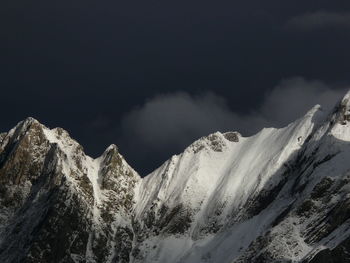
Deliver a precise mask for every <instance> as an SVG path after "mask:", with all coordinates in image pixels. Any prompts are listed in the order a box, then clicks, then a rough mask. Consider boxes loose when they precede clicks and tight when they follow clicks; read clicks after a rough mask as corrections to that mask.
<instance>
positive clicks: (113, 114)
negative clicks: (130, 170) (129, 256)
mask: <svg viewBox="0 0 350 263" xmlns="http://www.w3.org/2000/svg"><path fill="white" fill-rule="evenodd" d="M314 10H324V13H326V14H328V15H327V17H328V18H327V19H328V20H327V19H326V20H324V21H329V20H332V19H333V22H328V23H331V24H333V25H337V26H336V29H337V30H328V31H324V30H314V31H312V33H310V34H309V32H310V31H305V32H307V34H302V33H300V32H304V31H300V30H299V29H298V30H285V28H284V27H283V26H282V28H281V26H280V25H285V23H286V21H287V20H288V19H290V18H292V17H294V18H295V17H297V16H298V15H300V14H313V12H314ZM349 12H350V1H348V0H339V1H329V0H311V1H303V2H300V3H298V2H296V1H280V0H268V1H260V0H249V1H229V0H223V1H215V2H214V1H206V0H204V1H199V0H186V1H144V0H135V1H112V0H107V1H103V2H96V1H90V0H84V1H82V0H75V1H68V0H62V1H44V0H39V1H25V0H19V1H11V0H4V1H0V31H1V35H0V91H1V92H0V99H1V103H0V112H1V121H0V131H6V130H8V129H10V128H12V127H13V126H14V125H15V124H16V123H17V122H18V121H20V120H21V119H24V118H25V117H27V116H33V117H35V118H37V119H38V120H40V121H41V122H43V123H44V124H46V125H48V126H50V127H55V126H60V127H63V128H65V129H66V130H68V131H69V132H70V134H71V135H72V136H73V137H74V138H76V139H77V140H78V141H79V142H80V143H81V144H82V145H83V146H84V148H85V150H86V153H87V154H89V155H92V156H95V157H96V156H99V155H100V154H101V152H103V150H104V149H105V148H106V147H107V146H108V145H109V144H111V143H116V144H118V145H120V150H121V152H122V153H124V154H125V157H126V159H127V160H128V161H129V162H130V164H131V165H132V166H133V167H135V168H136V169H137V170H138V171H140V172H141V173H145V171H150V170H152V169H154V168H155V167H156V166H157V165H159V164H160V163H161V162H162V161H164V159H166V158H168V157H169V155H171V154H173V153H176V152H179V151H182V150H183V147H185V146H186V145H187V144H188V143H191V142H192V141H193V140H194V139H196V138H198V137H200V136H202V135H206V134H208V133H210V132H212V131H214V130H218V129H220V130H226V129H230V130H235V129H239V130H240V131H242V133H244V134H248V133H249V132H253V131H255V130H257V129H258V128H259V127H261V126H268V125H271V126H278V125H279V124H280V123H284V122H286V121H287V119H288V120H289V119H294V116H296V115H298V114H297V113H296V111H294V110H293V111H292V112H293V114H292V113H291V112H289V111H288V110H286V112H285V113H283V115H282V108H281V109H280V110H279V112H280V113H279V114H280V115H281V116H288V117H287V118H286V119H284V118H283V117H280V115H278V112H274V111H273V110H270V111H269V110H268V109H269V107H268V106H266V107H265V108H263V106H261V105H262V104H263V105H267V104H268V103H265V102H264V101H266V100H267V99H264V98H265V97H266V96H268V97H270V98H273V97H274V96H276V97H277V96H279V93H278V92H275V93H274V94H271V95H270V96H269V95H265V94H266V93H267V92H268V91H269V90H270V89H271V88H272V87H273V86H274V85H276V83H278V81H279V80H281V79H283V78H285V77H286V76H287V77H288V76H305V77H306V78H307V79H322V80H324V81H325V82H326V83H336V84H337V85H338V84H339V85H343V84H348V83H349V81H350V79H349V70H348V64H349V61H350V52H349V50H350V49H349V46H350V34H348V31H349V27H347V26H343V25H344V22H339V21H344V18H341V19H339V17H337V18H336V19H334V16H332V18H331V19H330V18H329V17H330V16H329V14H341V15H343V16H344V15H346V14H349ZM334 20H336V21H338V22H334ZM340 24H342V26H340ZM345 24H346V23H345ZM331 28H332V29H333V28H335V26H332V27H331ZM308 83H309V82H308ZM283 85H284V84H283ZM332 87H333V85H332ZM179 91H183V93H179ZM205 91H208V92H207V93H206V92H205ZM159 94H163V95H162V96H160V95H159ZM312 94H313V93H312ZM308 97H310V96H308ZM311 97H312V99H313V98H314V97H313V96H311ZM316 97H317V96H316ZM147 98H154V99H153V100H150V101H148V102H149V104H147V103H145V100H146V99H147ZM164 101H165V102H166V103H168V104H169V106H171V108H172V111H173V113H172V114H170V113H167V111H166V110H163V108H164V107H166V105H164V104H165V103H164ZM273 101H276V99H274V100H273ZM156 102H157V103H156ZM161 102H163V104H162V107H161V106H159V104H161ZM299 102H300V101H299ZM176 103H179V104H182V105H183V108H185V109H187V111H186V113H185V112H183V115H184V117H183V118H182V119H180V120H177V119H176V116H175V117H173V116H174V112H178V111H180V110H179V109H178V107H176V105H174V104H176ZM315 103H316V102H315ZM312 104H314V103H312ZM137 105H139V107H140V108H139V110H137V109H136V110H134V113H133V114H131V113H130V114H128V113H127V112H129V111H130V109H133V108H134V107H136V106H137ZM172 105H174V106H172ZM269 105H270V104H269ZM271 105H272V104H271ZM156 106H157V107H158V108H157V109H159V111H160V112H163V113H164V114H165V113H167V114H168V116H169V118H170V117H171V118H170V119H172V120H171V121H169V122H168V123H163V122H160V124H159V131H158V132H157V136H158V138H159V140H161V141H162V142H164V144H161V146H159V145H156V144H155V143H154V144H152V143H153V142H154V138H155V137H152V138H151V130H152V125H151V127H149V128H147V129H148V130H149V131H148V132H147V134H150V135H147V134H145V135H144V134H141V135H140V134H139V133H137V132H135V130H136V128H138V127H139V126H140V125H136V124H135V125H133V124H130V121H129V122H128V121H127V120H131V119H132V118H134V119H135V120H136V121H137V123H138V124H140V123H143V124H144V125H150V124H149V123H152V122H151V120H149V117H147V116H149V114H148V115H147V116H146V114H145V113H142V114H141V113H140V112H141V111H142V109H143V111H142V112H147V110H148V111H151V110H152V109H154V108H156ZM300 107H301V106H300ZM301 108H303V107H301ZM146 109H147V110H146ZM305 110H306V109H305ZM153 111H155V110H153ZM169 111H170V110H169ZM180 112H181V111H180ZM202 112H205V113H206V115H205V114H202ZM187 115H188V116H187ZM265 115H268V116H269V118H267V117H266V116H265ZM122 116H133V117H124V121H123V124H122V123H121V119H122ZM146 117H147V118H146ZM243 117H247V119H245V118H243ZM173 119H174V120H176V122H175V121H173ZM283 121H284V122H283ZM172 122H174V123H175V124H177V127H175V126H174V125H173V126H172ZM128 123H129V124H128ZM192 123H195V124H196V125H193V124H192ZM161 125H163V126H164V125H168V128H167V129H166V131H164V134H162V132H161V131H162V129H163V128H162V127H161ZM153 126H154V125H153ZM126 127H129V128H126ZM169 127H170V128H169ZM164 129H165V128H164ZM182 129H183V131H182ZM167 134H171V135H172V136H173V138H172V140H173V141H170V139H169V136H168V135H167ZM141 136H144V137H145V138H141ZM180 136H181V137H183V138H176V137H180ZM124 138H126V139H125V140H124ZM132 144H133V145H134V146H135V147H131V145H132ZM139 145H141V147H138V146H139ZM162 145H164V146H162ZM171 145H173V146H171ZM181 145H182V146H181ZM170 146H171V147H170ZM152 147H155V148H156V150H152V149H153V148H152ZM157 147H158V148H157ZM159 147H163V148H164V152H162V150H161V149H160V148H159ZM171 148H172V149H171Z"/></svg>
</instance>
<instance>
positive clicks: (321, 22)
mask: <svg viewBox="0 0 350 263" xmlns="http://www.w3.org/2000/svg"><path fill="white" fill-rule="evenodd" d="M286 27H287V28H290V29H295V30H303V31H310V30H315V29H324V28H348V29H350V13H332V12H325V11H316V12H313V13H307V14H302V15H299V16H295V17H292V18H291V19H290V20H288V21H287V23H286Z"/></svg>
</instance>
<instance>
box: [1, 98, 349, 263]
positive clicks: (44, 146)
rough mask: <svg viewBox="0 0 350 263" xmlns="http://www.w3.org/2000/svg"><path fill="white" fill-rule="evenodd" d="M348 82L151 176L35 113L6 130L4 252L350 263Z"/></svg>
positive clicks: (72, 257) (96, 258)
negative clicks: (302, 110)
mask: <svg viewBox="0 0 350 263" xmlns="http://www.w3.org/2000/svg"><path fill="white" fill-rule="evenodd" d="M349 158H350V93H348V94H346V95H345V97H344V98H343V99H342V100H341V101H340V102H339V104H338V105H337V106H336V107H335V108H334V110H333V111H332V112H330V113H328V112H324V111H323V110H322V108H321V107H320V106H315V107H314V108H312V109H311V110H310V111H309V112H308V113H307V114H306V115H305V116H304V117H302V118H300V119H299V120H297V121H295V122H293V123H291V124H290V125H288V126H287V127H284V128H281V129H275V128H266V129H263V130H262V131H260V132H259V133H258V134H256V135H254V136H251V137H243V136H242V135H241V134H239V133H238V132H228V133H220V132H216V133H214V134H211V135H209V136H207V137H203V138H200V139H199V140H197V141H196V142H194V143H193V144H191V145H190V146H189V147H188V148H186V149H185V150H184V152H183V153H181V154H179V155H174V156H173V157H172V158H171V159H169V160H168V161H166V162H165V163H164V164H163V165H162V166H161V167H159V168H158V169H156V170H155V171H154V172H152V173H151V174H149V175H148V176H146V177H144V178H141V177H140V176H139V175H138V174H137V172H135V171H134V170H133V169H132V168H131V167H130V166H129V165H128V163H127V162H126V161H125V159H124V158H123V156H122V155H121V154H120V153H119V152H118V148H117V147H116V146H115V145H111V146H110V147H108V148H107V149H106V150H105V152H104V153H103V154H102V155H101V156H100V157H99V158H96V159H93V158H91V157H89V156H87V155H86V154H85V153H84V151H83V148H82V146H80V145H79V143H77V142H76V141H75V140H73V139H72V138H70V136H69V134H68V132H66V131H65V130H63V129H61V128H55V129H49V128H47V127H45V126H44V125H42V124H40V123H39V122H38V121H37V120H35V119H33V118H27V119H26V120H24V121H22V122H20V123H19V124H18V125H17V126H16V127H14V128H13V129H12V130H10V131H9V132H7V133H0V262H9V263H15V262H72V263H78V262H88V263H99V262H111V263H112V262H113V263H115V262H123V263H124V262H125V263H126V262H146V263H147V262H162V263H163V262H169V263H172V262H174V263H175V262H182V263H192V262H193V263H198V262H216V263H217V262H220V263H221V262H222V263H226V262H227V263H233V262H237V263H238V262H239V263H243V262H312V263H315V262H350V256H349V255H350V225H349V224H350V163H349Z"/></svg>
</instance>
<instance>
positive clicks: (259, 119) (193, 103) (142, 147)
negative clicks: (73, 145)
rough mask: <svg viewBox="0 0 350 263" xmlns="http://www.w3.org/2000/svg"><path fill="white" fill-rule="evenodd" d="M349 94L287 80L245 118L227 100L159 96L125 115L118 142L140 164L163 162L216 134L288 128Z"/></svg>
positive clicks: (205, 96)
mask: <svg viewBox="0 0 350 263" xmlns="http://www.w3.org/2000/svg"><path fill="white" fill-rule="evenodd" d="M345 92H346V90H345V89H331V88H330V87H329V86H327V85H326V84H325V83H323V82H321V81H308V80H305V79H304V78H300V77H298V78H292V79H287V80H283V81H281V82H280V83H279V85H277V86H276V87H275V88H274V89H272V90H271V91H270V92H268V93H266V94H265V96H264V98H263V100H262V104H261V105H260V106H259V107H258V108H257V109H255V110H252V111H251V112H247V113H245V114H239V113H236V112H234V111H232V110H231V109H230V107H229V104H228V102H227V101H226V100H225V99H224V98H223V97H220V96H218V95H216V94H214V93H212V92H206V93H203V94H199V95H194V96H192V95H190V94H188V93H185V92H178V93H171V94H163V95H158V96H155V97H153V98H152V99H150V100H148V101H147V102H145V103H144V104H143V105H142V106H140V107H138V108H135V109H134V110H132V111H130V112H129V113H127V114H126V115H125V116H124V118H123V120H122V137H121V138H120V140H119V143H120V145H121V148H122V149H123V150H124V151H128V152H130V153H133V155H134V156H133V158H134V159H135V160H136V159H138V160H137V161H138V162H142V160H150V158H151V159H152V158H154V159H161V161H164V159H166V158H168V157H170V156H171V155H172V154H175V153H178V152H181V151H182V150H183V149H184V148H185V147H186V146H187V145H188V144H190V143H191V142H193V141H194V140H196V139H198V138H200V137H201V136H205V135H208V134H210V133H212V132H216V131H221V132H225V131H239V132H241V133H242V134H243V135H244V136H249V135H252V134H254V133H256V132H257V131H259V130H260V129H262V128H263V127H282V126H285V125H287V124H288V123H290V122H292V121H294V120H295V119H297V118H299V117H301V116H302V115H304V114H305V113H306V112H307V111H308V110H309V109H310V108H311V107H313V106H314V105H316V104H321V105H322V106H323V108H325V109H329V108H331V107H332V106H333V105H334V104H335V103H336V102H337V101H338V100H339V99H340V98H341V96H342V95H343V94H344V93H345ZM150 154H152V156H151V157H150V156H149V155H150Z"/></svg>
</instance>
